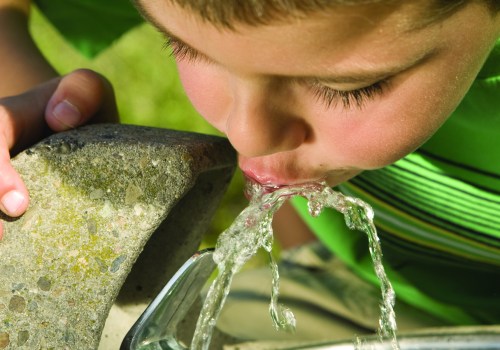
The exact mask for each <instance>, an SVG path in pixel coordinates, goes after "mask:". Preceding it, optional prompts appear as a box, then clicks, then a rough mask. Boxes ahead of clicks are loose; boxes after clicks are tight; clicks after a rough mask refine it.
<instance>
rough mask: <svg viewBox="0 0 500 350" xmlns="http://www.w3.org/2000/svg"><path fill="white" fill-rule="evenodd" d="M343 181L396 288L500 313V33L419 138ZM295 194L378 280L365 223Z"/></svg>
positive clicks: (454, 313)
mask: <svg viewBox="0 0 500 350" xmlns="http://www.w3.org/2000/svg"><path fill="white" fill-rule="evenodd" d="M339 188H340V190H341V191H342V192H344V193H346V194H348V195H352V196H355V197H358V198H361V199H363V200H364V201H366V202H367V203H369V204H370V205H371V206H372V207H373V209H374V211H375V224H376V226H377V229H378V232H379V236H380V239H381V244H382V249H383V252H384V265H385V267H386V270H387V273H388V276H389V278H390V279H391V281H392V283H393V285H394V289H395V290H396V295H397V298H399V299H401V300H404V301H406V302H407V303H409V304H411V305H414V306H415V307H417V308H420V309H423V310H425V311H427V312H429V313H431V314H433V315H435V316H438V317H440V318H441V319H443V320H446V321H448V322H450V324H459V325H469V324H495V323H496V324H498V323H500V41H499V42H497V46H496V48H495V49H494V50H493V52H492V54H491V56H490V57H489V59H488V61H487V62H486V64H485V66H484V67H483V69H482V70H481V72H480V74H479V75H478V77H477V79H476V81H475V82H474V84H473V86H472V87H471V89H470V91H469V92H468V94H467V96H466V97H465V98H464V100H463V101H462V103H461V104H460V106H459V107H458V108H457V110H456V111H455V112H454V113H453V114H452V116H451V117H450V118H449V119H448V121H447V122H446V123H445V124H444V125H443V126H442V127H441V129H440V130H439V131H438V132H437V133H436V134H435V135H434V136H433V137H432V138H431V139H430V140H429V141H428V142H427V143H426V144H425V145H423V146H422V147H421V148H420V149H419V150H417V151H416V152H414V153H412V154H410V155H408V156H406V157H405V158H403V159H401V160H399V161H398V162H396V163H394V164H392V165H390V166H388V167H385V168H382V169H378V170H373V171H365V172H364V173H362V174H360V175H359V176H357V177H356V178H354V179H352V180H350V181H349V182H347V183H345V184H342V185H341V186H339ZM295 203H296V206H297V207H298V208H299V212H300V213H301V215H302V217H303V218H304V220H305V221H306V222H307V223H308V224H309V226H310V227H311V228H312V229H313V231H314V232H315V233H316V234H317V235H318V237H319V238H320V240H322V241H323V242H324V243H325V244H326V245H327V246H328V247H329V248H330V249H331V250H332V251H333V252H334V253H335V254H336V255H337V256H339V257H340V258H341V259H343V260H344V261H345V262H346V263H347V264H348V265H349V266H351V267H352V269H354V270H355V271H357V272H358V273H359V274H360V275H361V276H363V277H364V278H365V279H367V280H369V281H372V282H373V283H377V279H376V277H375V275H374V273H373V266H372V263H371V259H370V256H369V252H368V243H367V239H366V237H365V235H364V234H363V233H360V232H356V231H349V230H348V229H347V228H346V227H345V225H344V224H343V218H342V217H341V216H340V214H338V213H336V212H334V211H332V210H327V211H325V212H324V213H323V214H322V215H321V216H320V217H319V218H316V219H315V218H311V217H310V216H309V215H308V214H307V212H306V208H305V206H304V204H305V203H304V201H303V200H302V199H296V200H295Z"/></svg>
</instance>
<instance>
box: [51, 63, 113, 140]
mask: <svg viewBox="0 0 500 350" xmlns="http://www.w3.org/2000/svg"><path fill="white" fill-rule="evenodd" d="M45 120H46V123H47V125H48V126H49V127H50V128H51V129H52V130H53V131H56V132H57V131H64V130H68V129H71V128H74V127H77V126H79V125H82V124H85V123H87V122H89V121H91V122H96V123H97V122H116V121H118V110H117V107H116V102H115V96H114V91H113V87H112V85H111V83H110V82H109V81H108V80H107V79H106V78H104V77H103V76H102V75H100V74H98V73H96V72H94V71H91V70H89V69H78V70H76V71H74V72H72V73H69V74H68V75H66V76H64V77H62V78H61V80H60V82H59V85H58V86H57V88H56V90H55V91H54V93H53V94H52V97H51V98H50V100H49V102H48V104H47V107H46V109H45Z"/></svg>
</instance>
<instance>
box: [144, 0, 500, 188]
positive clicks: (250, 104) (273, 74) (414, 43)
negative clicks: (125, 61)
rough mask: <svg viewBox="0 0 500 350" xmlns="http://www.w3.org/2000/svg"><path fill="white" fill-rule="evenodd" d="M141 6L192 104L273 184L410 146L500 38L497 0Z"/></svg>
mask: <svg viewBox="0 0 500 350" xmlns="http://www.w3.org/2000/svg"><path fill="white" fill-rule="evenodd" d="M138 2H139V6H140V8H141V10H142V12H143V13H144V14H145V15H146V17H147V18H148V19H150V20H151V22H153V23H154V24H155V25H156V26H157V27H158V28H159V29H160V30H161V31H162V32H164V33H165V34H166V36H167V40H168V42H169V43H170V45H171V46H172V51H173V54H174V56H175V57H176V60H177V64H178V68H179V73H180V77H181V80H182V82H183V84H184V87H185V90H186V93H187V94H188V96H189V98H190V99H191V101H192V103H193V104H194V106H195V107H196V108H197V110H198V111H199V112H200V114H201V115H202V116H203V117H204V118H205V119H207V120H208V121H209V122H210V123H212V124H213V125H214V126H215V127H217V128H218V129H219V130H220V131H222V132H223V133H225V134H226V135H227V137H228V138H229V140H230V141H231V143H232V144H233V146H234V147H235V148H236V150H237V151H238V152H239V154H240V166H241V168H242V169H243V171H244V172H245V173H246V174H247V175H249V176H251V177H253V178H254V179H256V180H258V181H260V182H264V183H274V184H287V183H297V182H304V181H311V180H319V179H326V180H327V181H328V182H329V183H330V184H331V185H335V184H337V183H339V182H341V181H344V180H346V179H348V178H350V177H352V176H354V175H356V174H357V173H359V172H360V171H363V170H366V169H374V168H378V167H382V166H385V165H388V164H390V163H392V162H394V161H396V160H398V159H400V158H401V157H403V156H405V155H406V154H408V153H409V152H412V151H413V150H414V149H416V148H417V147H419V146H420V145H421V144H422V143H423V142H425V141H426V140H427V139H428V138H429V137H430V136H431V135H432V134H433V133H434V132H435V131H436V130H437V129H438V128H439V127H440V126H441V125H442V123H443V122H444V121H445V120H446V119H447V118H448V116H449V115H450V113H451V112H452V111H453V110H454V108H455V107H456V106H457V105H458V103H459V102H460V100H461V99H462V98H463V96H464V94H465V93H466V91H467V90H468V88H469V87H470V85H471V83H472V81H473V80H474V77H475V76H476V74H477V73H478V71H479V69H480V68H481V66H482V64H483V62H484V60H485V59H486V57H487V56H488V53H489V52H490V50H491V48H492V46H493V45H494V43H495V41H496V39H497V38H498V36H499V35H500V16H497V9H496V8H495V6H497V7H498V1H473V0H471V1H455V2H450V1H438V0H415V1H405V0H399V1H398V0H392V1H383V0H379V1H377V0H371V1H370V0H344V1H342V0H337V1H332V0H330V1H329V0H310V1H304V0H301V1H299V0H273V1H269V0H252V1H250V0H248V1H241V0H239V1H236V0H218V1H217V0H210V1H208V0H207V1H202V0H196V1H195V0H139V1H138Z"/></svg>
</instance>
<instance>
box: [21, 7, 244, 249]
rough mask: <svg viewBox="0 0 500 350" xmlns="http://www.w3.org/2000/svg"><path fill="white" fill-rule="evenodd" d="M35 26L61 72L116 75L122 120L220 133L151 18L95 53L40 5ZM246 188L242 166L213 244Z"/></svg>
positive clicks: (210, 236)
mask: <svg viewBox="0 0 500 350" xmlns="http://www.w3.org/2000/svg"><path fill="white" fill-rule="evenodd" d="M30 29H31V32H32V35H33V38H34V40H35V42H36V43H37V45H38V46H39V48H40V49H41V51H42V52H43V54H44V55H45V57H46V58H47V60H48V61H49V62H51V64H52V65H53V66H54V67H55V68H56V69H57V70H58V71H59V72H60V73H61V74H65V73H68V72H70V71H72V70H74V69H76V68H90V69H93V70H95V71H98V72H100V73H102V74H103V75H105V76H106V77H107V78H108V79H109V80H110V81H111V83H112V84H113V86H114V88H115V92H116V99H117V104H118V108H119V110H120V117H121V121H122V122H123V123H127V124H136V125H145V126H153V127H159V128H169V129H176V130H185V131H193V132H200V133H206V134H213V135H220V134H219V133H218V132H217V131H216V130H215V129H214V128H212V127H211V126H210V125H209V124H208V123H207V122H205V121H204V119H203V118H201V117H200V116H199V115H198V113H197V112H196V111H195V110H194V108H193V107H192V106H191V104H190V102H189V101H188V99H187V97H186V95H185V94H184V92H183V89H182V86H181V83H180V81H179V79H178V75H177V70H176V67H175V63H174V61H173V59H172V58H171V57H170V56H169V52H168V50H164V49H163V39H162V37H161V36H160V34H159V33H158V32H157V31H156V30H155V29H154V28H153V27H152V26H150V25H149V24H147V23H144V24H142V25H140V26H138V27H136V28H134V29H132V30H130V31H129V32H128V33H126V34H125V35H124V36H123V37H122V38H120V40H118V41H117V42H116V43H115V44H114V45H112V46H111V47H109V48H108V49H107V50H106V51H104V52H102V53H101V54H99V55H98V56H97V57H95V58H93V59H87V58H85V57H84V56H83V55H81V54H80V53H79V52H78V51H76V50H75V49H74V48H73V47H71V46H70V45H69V44H68V43H67V42H66V41H65V40H64V39H63V38H62V37H61V35H60V34H59V33H58V32H57V31H56V30H55V29H54V28H53V27H52V26H51V25H50V24H49V23H48V22H47V21H46V20H45V19H44V18H43V16H42V15H41V14H40V13H39V12H38V11H36V10H35V11H34V13H33V15H32V19H31V28H30ZM242 188H243V177H242V175H241V173H240V172H237V173H236V175H235V177H234V178H233V181H232V182H231V184H230V187H229V189H228V191H227V192H226V194H225V196H224V198H223V201H222V204H221V206H220V207H219V209H218V210H217V212H216V214H215V217H214V219H213V222H212V224H211V226H210V228H209V229H208V232H207V234H206V236H205V239H204V242H203V245H204V246H213V245H214V243H215V240H216V238H217V236H218V234H219V233H220V232H222V231H223V230H224V229H225V228H226V227H228V226H229V225H230V224H231V222H232V221H233V220H234V218H235V217H236V215H237V214H238V213H239V212H240V211H241V210H242V209H243V208H244V206H245V205H246V203H247V202H246V199H245V198H244V196H243V194H242Z"/></svg>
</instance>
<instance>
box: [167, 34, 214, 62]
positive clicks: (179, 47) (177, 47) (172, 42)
mask: <svg viewBox="0 0 500 350" xmlns="http://www.w3.org/2000/svg"><path fill="white" fill-rule="evenodd" d="M163 49H170V55H171V56H173V57H174V58H175V59H176V60H178V61H181V60H188V61H190V62H195V61H199V60H200V59H203V58H204V57H203V56H202V55H200V53H199V52H198V51H196V50H194V49H193V48H191V47H189V46H188V45H186V44H185V43H183V42H182V41H180V40H178V39H176V38H172V37H167V38H166V39H165V43H164V44H163Z"/></svg>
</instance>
